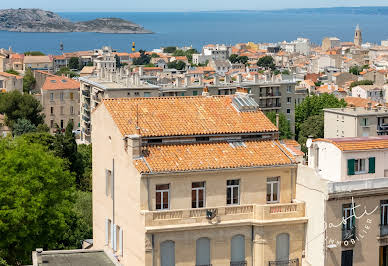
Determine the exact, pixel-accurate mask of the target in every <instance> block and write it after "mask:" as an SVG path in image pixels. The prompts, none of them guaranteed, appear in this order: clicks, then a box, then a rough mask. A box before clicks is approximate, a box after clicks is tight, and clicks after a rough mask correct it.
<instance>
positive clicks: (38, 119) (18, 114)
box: [0, 91, 44, 128]
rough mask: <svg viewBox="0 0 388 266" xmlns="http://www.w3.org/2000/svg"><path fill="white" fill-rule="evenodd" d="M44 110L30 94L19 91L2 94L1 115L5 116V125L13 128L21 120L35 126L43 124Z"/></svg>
mask: <svg viewBox="0 0 388 266" xmlns="http://www.w3.org/2000/svg"><path fill="white" fill-rule="evenodd" d="M42 110H43V108H42V106H41V104H40V103H39V101H38V100H36V99H35V98H34V97H33V96H32V95H30V94H21V93H20V92H18V91H11V92H7V93H2V94H0V113H1V114H5V123H6V125H7V126H9V127H11V128H12V127H13V125H14V123H16V121H17V120H18V119H20V118H24V119H27V120H29V121H30V122H31V123H32V124H33V125H35V126H38V125H39V124H43V123H44V115H43V114H42Z"/></svg>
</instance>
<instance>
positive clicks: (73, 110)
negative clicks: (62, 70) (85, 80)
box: [40, 75, 80, 133]
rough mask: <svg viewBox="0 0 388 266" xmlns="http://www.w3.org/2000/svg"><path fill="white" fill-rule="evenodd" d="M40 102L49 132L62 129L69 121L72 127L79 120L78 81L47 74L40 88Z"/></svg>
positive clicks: (77, 123)
mask: <svg viewBox="0 0 388 266" xmlns="http://www.w3.org/2000/svg"><path fill="white" fill-rule="evenodd" d="M40 102H41V104H42V106H43V112H44V115H45V123H46V125H48V126H49V128H50V132H51V133H54V132H55V131H56V130H57V128H59V129H60V130H63V129H65V128H66V126H67V124H68V123H69V122H73V125H74V128H77V127H79V122H80V121H79V120H80V113H79V110H80V83H79V82H78V81H76V80H73V79H69V78H66V77H63V76H62V77H61V76H54V75H52V76H47V77H46V81H45V83H44V84H43V86H42V88H41V93H40Z"/></svg>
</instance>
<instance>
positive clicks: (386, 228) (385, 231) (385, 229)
mask: <svg viewBox="0 0 388 266" xmlns="http://www.w3.org/2000/svg"><path fill="white" fill-rule="evenodd" d="M387 235H388V224H380V236H387Z"/></svg>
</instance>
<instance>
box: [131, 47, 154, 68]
mask: <svg viewBox="0 0 388 266" xmlns="http://www.w3.org/2000/svg"><path fill="white" fill-rule="evenodd" d="M139 52H140V57H138V58H135V59H134V60H133V64H134V65H147V64H149V63H150V61H151V56H149V55H148V54H146V53H145V51H144V50H139Z"/></svg>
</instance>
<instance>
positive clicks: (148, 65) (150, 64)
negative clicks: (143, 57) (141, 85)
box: [145, 63, 155, 67]
mask: <svg viewBox="0 0 388 266" xmlns="http://www.w3.org/2000/svg"><path fill="white" fill-rule="evenodd" d="M145 67H155V65H154V64H152V63H149V64H147V65H145Z"/></svg>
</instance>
